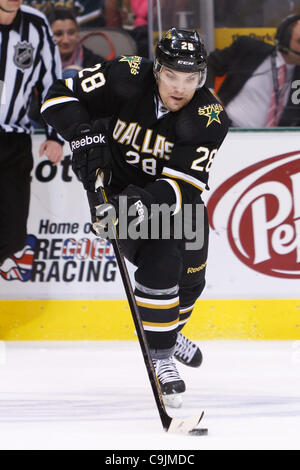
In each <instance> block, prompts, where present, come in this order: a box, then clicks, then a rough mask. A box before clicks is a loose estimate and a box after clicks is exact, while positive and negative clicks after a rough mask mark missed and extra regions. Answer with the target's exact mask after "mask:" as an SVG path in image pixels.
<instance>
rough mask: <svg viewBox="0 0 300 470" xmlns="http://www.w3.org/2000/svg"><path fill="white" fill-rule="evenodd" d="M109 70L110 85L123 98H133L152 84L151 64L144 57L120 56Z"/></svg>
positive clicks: (112, 62)
mask: <svg viewBox="0 0 300 470" xmlns="http://www.w3.org/2000/svg"><path fill="white" fill-rule="evenodd" d="M109 68H110V70H109V80H110V85H111V87H112V88H113V90H114V91H115V92H116V93H117V94H118V95H119V96H121V97H124V98H133V97H134V96H136V95H138V94H139V93H141V92H142V90H143V89H144V88H146V87H148V86H149V83H150V82H153V62H152V61H151V60H148V59H145V58H144V57H140V56H136V55H133V56H128V55H122V56H119V57H117V58H116V59H113V60H112V61H111V62H110V67H109Z"/></svg>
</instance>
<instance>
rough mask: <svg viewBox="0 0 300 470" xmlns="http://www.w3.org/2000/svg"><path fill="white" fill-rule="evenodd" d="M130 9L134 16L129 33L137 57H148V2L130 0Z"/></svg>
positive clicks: (146, 0)
mask: <svg viewBox="0 0 300 470" xmlns="http://www.w3.org/2000/svg"><path fill="white" fill-rule="evenodd" d="M131 9H132V12H133V14H134V16H135V19H134V29H133V30H132V32H131V33H132V36H133V38H134V40H135V42H136V44H137V55H139V56H141V57H148V56H149V46H148V0H131Z"/></svg>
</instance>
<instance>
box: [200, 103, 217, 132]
mask: <svg viewBox="0 0 300 470" xmlns="http://www.w3.org/2000/svg"><path fill="white" fill-rule="evenodd" d="M222 111H223V106H221V105H220V104H209V105H207V106H203V107H202V108H199V109H198V114H199V116H205V117H207V118H208V121H207V123H206V127H208V126H210V125H211V123H212V122H214V121H215V122H217V123H218V124H221V120H220V116H219V114H220V113H221V112H222Z"/></svg>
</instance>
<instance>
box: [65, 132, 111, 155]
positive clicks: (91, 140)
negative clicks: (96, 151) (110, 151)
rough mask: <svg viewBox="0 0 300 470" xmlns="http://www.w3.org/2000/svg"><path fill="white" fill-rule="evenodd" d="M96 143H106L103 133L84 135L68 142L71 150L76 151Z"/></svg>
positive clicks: (93, 145)
mask: <svg viewBox="0 0 300 470" xmlns="http://www.w3.org/2000/svg"><path fill="white" fill-rule="evenodd" d="M97 145H106V138H105V135H103V134H94V135H86V136H85V137H81V138H80V139H75V140H72V141H71V142H70V147H71V150H72V152H76V150H79V151H81V150H83V149H88V148H90V147H95V146H97Z"/></svg>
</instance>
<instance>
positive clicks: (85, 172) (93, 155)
mask: <svg viewBox="0 0 300 470" xmlns="http://www.w3.org/2000/svg"><path fill="white" fill-rule="evenodd" d="M70 147H71V151H72V153H73V156H72V169H73V171H74V173H75V175H76V176H77V177H78V179H79V180H80V181H81V182H82V184H83V186H84V189H86V190H87V191H94V190H95V181H96V171H97V170H98V169H100V170H101V171H102V174H103V182H104V185H105V186H107V185H108V184H109V182H110V179H111V153H110V149H109V146H108V142H107V137H106V135H105V129H104V126H103V124H102V123H101V122H100V121H95V122H94V123H93V125H92V124H80V125H79V126H78V128H77V129H76V134H75V136H74V137H73V138H72V140H71V141H70Z"/></svg>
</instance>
